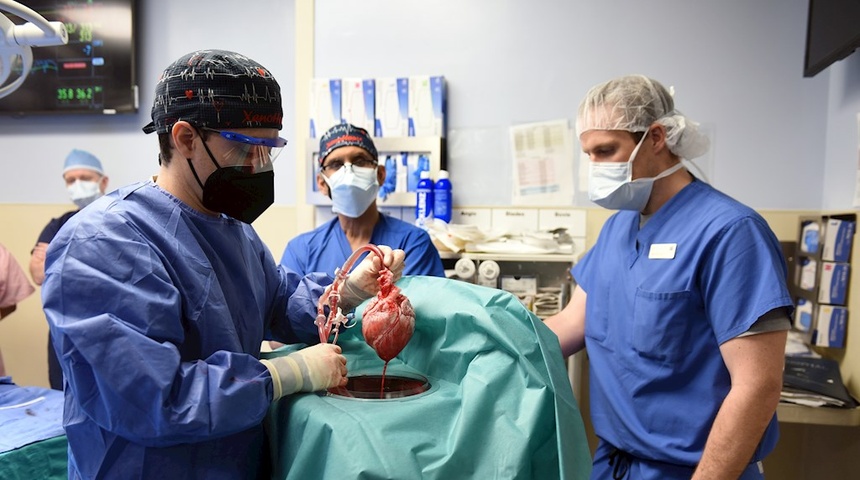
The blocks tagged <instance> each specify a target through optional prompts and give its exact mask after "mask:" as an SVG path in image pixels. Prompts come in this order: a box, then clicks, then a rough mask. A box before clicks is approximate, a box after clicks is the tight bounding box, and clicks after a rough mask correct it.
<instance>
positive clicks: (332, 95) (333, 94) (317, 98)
mask: <svg viewBox="0 0 860 480" xmlns="http://www.w3.org/2000/svg"><path fill="white" fill-rule="evenodd" d="M341 87H342V83H341V80H340V79H338V78H314V79H311V88H310V90H311V91H310V116H311V119H310V123H311V138H319V137H321V136H322V135H323V134H324V133H325V132H326V131H327V130H328V129H329V128H331V127H333V126H335V125H337V124H339V123H341V120H342V119H343V116H342V115H341V112H342V110H341V101H342V99H341V95H342V89H341Z"/></svg>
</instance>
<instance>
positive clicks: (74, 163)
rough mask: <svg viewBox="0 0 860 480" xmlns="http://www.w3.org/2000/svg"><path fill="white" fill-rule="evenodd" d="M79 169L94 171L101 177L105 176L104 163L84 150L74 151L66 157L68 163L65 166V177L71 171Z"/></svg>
mask: <svg viewBox="0 0 860 480" xmlns="http://www.w3.org/2000/svg"><path fill="white" fill-rule="evenodd" d="M78 168H82V169H85V170H92V171H94V172H96V173H98V174H99V175H104V174H105V172H104V169H103V168H102V162H100V161H99V159H98V158H96V156H95V155H93V154H92V153H90V152H87V151H84V150H78V149H74V150H72V151H71V152H69V154H68V155H67V156H66V162H65V163H64V164H63V175H65V174H66V172H68V171H69V170H75V169H78Z"/></svg>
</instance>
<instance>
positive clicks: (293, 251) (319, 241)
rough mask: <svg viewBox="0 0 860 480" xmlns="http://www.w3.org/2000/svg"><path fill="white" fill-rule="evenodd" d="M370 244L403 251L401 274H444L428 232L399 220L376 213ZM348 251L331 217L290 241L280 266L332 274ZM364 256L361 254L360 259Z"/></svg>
mask: <svg viewBox="0 0 860 480" xmlns="http://www.w3.org/2000/svg"><path fill="white" fill-rule="evenodd" d="M370 243H372V244H374V245H387V246H389V247H391V248H393V249H402V250H403V251H404V252H406V261H405V267H404V269H403V276H407V275H430V276H434V277H444V276H445V269H444V268H443V267H442V259H441V258H440V257H439V251H438V250H436V247H435V246H434V245H433V242H432V241H430V235H429V234H427V232H425V231H424V230H421V229H420V228H418V227H416V226H414V225H411V224H409V223H407V222H404V221H403V220H400V219H397V218H392V217H390V216H388V215H384V214H380V215H379V221H378V222H376V225H375V226H374V227H373V234H372V235H371V237H370ZM352 251H353V250H352V248H351V247H350V246H349V240H347V238H346V233H344V231H343V229H342V228H340V223H339V222H338V219H337V218H334V219H332V220H329V221H328V222H326V223H324V224H323V225H320V226H319V227H317V228H316V229H314V230H311V231H310V232H305V233H303V234H301V235H299V236H297V237H296V238H294V239H292V240H290V242H289V243H288V244H287V248H286V249H285V250H284V255H283V257H281V265H283V266H285V267H287V268H289V269H291V270H294V271H296V272H298V273H307V272H325V273H328V274H330V275H333V274H334V271H335V269H336V268H339V267H342V266H343V263H344V262H345V261H346V259H347V258H349V256H350V255H352ZM365 256H366V254H363V255H362V256H361V257H360V258H364V257H365ZM355 265H358V262H356V263H355Z"/></svg>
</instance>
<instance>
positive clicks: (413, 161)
mask: <svg viewBox="0 0 860 480" xmlns="http://www.w3.org/2000/svg"><path fill="white" fill-rule="evenodd" d="M401 161H402V157H401ZM405 170H406V191H407V192H414V191H417V189H418V182H419V181H420V180H421V172H424V171H428V172H429V171H430V158H429V157H428V156H427V155H424V154H420V153H409V154H407V155H406V169H405Z"/></svg>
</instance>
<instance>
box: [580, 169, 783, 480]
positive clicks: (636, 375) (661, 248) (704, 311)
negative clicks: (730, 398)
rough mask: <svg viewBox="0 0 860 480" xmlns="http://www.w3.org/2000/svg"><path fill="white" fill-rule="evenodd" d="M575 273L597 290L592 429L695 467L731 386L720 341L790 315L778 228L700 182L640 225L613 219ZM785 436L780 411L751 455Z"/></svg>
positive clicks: (591, 304) (635, 218)
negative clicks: (779, 314)
mask: <svg viewBox="0 0 860 480" xmlns="http://www.w3.org/2000/svg"><path fill="white" fill-rule="evenodd" d="M672 248H675V251H674V254H668V253H667V252H670V251H671V249H672ZM661 257H662V258H661ZM572 273H573V276H574V278H575V279H576V281H577V282H578V283H579V285H580V286H581V287H582V288H583V290H585V292H586V293H587V294H588V299H587V301H586V324H585V343H586V348H587V350H588V359H589V364H590V377H589V378H590V391H591V397H590V398H591V401H590V405H591V415H592V421H593V425H594V431H595V433H596V434H597V436H598V437H600V438H601V439H602V440H603V441H605V442H608V443H609V444H611V445H613V446H615V447H616V448H618V449H620V450H621V451H624V452H627V453H628V454H630V455H633V456H635V457H638V458H641V459H646V460H653V461H657V462H665V463H669V464H674V465H681V466H689V467H690V468H692V467H693V466H695V465H696V464H697V463H698V462H699V460H700V458H701V455H702V452H703V451H704V447H705V440H706V439H707V437H708V434H709V433H710V428H711V425H712V423H713V421H714V418H715V417H716V414H717V411H718V410H719V408H720V405H721V404H722V401H723V399H724V398H725V397H726V395H727V393H728V391H729V388H730V386H731V379H730V377H729V372H728V370H727V369H726V366H725V364H724V363H723V359H722V356H721V354H720V350H719V348H720V345H721V344H722V343H724V342H726V341H728V340H731V339H732V338H735V337H737V336H738V335H740V334H742V333H744V332H746V331H747V330H748V329H749V328H750V326H752V325H753V323H755V321H756V320H757V319H758V318H759V317H760V316H762V315H764V314H765V313H767V312H769V311H771V310H773V309H777V308H791V305H792V301H791V297H790V296H789V293H788V289H787V287H786V265H785V259H784V258H783V256H782V250H781V248H780V244H779V242H778V241H777V239H776V237H775V236H774V234H773V232H772V231H771V230H770V228H769V227H768V225H767V223H766V222H765V221H764V219H762V218H761V217H760V216H759V215H758V214H757V213H755V212H754V211H753V210H751V209H749V208H747V207H745V206H743V205H742V204H740V203H738V202H737V201H735V200H733V199H731V198H729V197H728V196H726V195H724V194H722V193H720V192H718V191H717V190H715V189H713V188H712V187H711V186H709V185H708V184H706V183H704V182H700V181H695V182H693V183H691V184H690V185H688V186H687V187H685V188H684V189H683V190H681V191H680V192H679V193H678V194H677V195H675V196H674V197H673V198H672V199H671V200H669V201H668V202H667V203H666V204H665V205H664V206H663V207H662V208H660V209H659V210H658V211H657V212H656V213H655V214H654V215H653V216H652V217H651V219H650V220H649V221H648V222H647V223H646V224H645V225H644V226H643V227H642V228H641V229H640V228H639V213H638V212H631V211H620V212H618V213H616V214H614V215H613V216H612V217H611V218H610V219H609V220H607V222H606V224H605V225H604V227H603V230H602V231H601V232H600V237H599V238H598V241H597V243H596V244H595V246H594V247H593V248H592V249H591V250H590V251H589V252H588V253H587V254H586V255H585V256H584V257H583V259H582V260H581V261H580V262H579V263H578V264H577V265H576V266H575V267H574V268H573V270H572ZM777 436H778V432H777V424H776V416H774V418H773V419H772V421H771V423H770V425H769V426H768V428H767V431H766V432H765V434H764V436H763V438H762V440H761V443H760V444H759V446H758V449H757V451H756V452H755V455H754V458H753V459H752V460H753V461H757V460H760V459H761V458H763V457H764V456H765V455H766V454H767V453H769V452H770V451H771V450H772V449H773V447H774V445H775V443H776V439H777ZM595 471H599V469H598V467H597V465H595ZM690 473H692V470H691V469H690V470H687V471H686V473H684V474H683V475H686V478H689V475H690ZM662 478H675V477H674V476H672V475H671V474H670V473H669V472H664V476H663V477H662Z"/></svg>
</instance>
